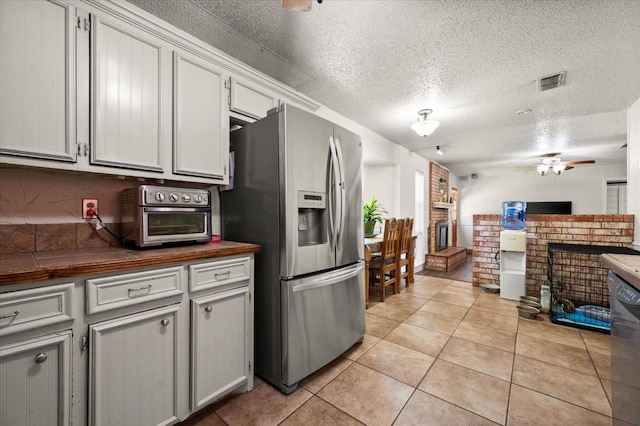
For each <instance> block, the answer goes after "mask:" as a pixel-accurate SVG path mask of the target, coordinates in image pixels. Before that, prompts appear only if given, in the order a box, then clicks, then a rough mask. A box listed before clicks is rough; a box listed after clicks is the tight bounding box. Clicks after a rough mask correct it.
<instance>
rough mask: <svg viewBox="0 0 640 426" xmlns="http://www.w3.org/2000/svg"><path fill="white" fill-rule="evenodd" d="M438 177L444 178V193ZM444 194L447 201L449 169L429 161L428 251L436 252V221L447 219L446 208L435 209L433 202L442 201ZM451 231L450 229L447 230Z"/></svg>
mask: <svg viewBox="0 0 640 426" xmlns="http://www.w3.org/2000/svg"><path fill="white" fill-rule="evenodd" d="M440 178H443V179H445V182H444V188H443V190H444V195H443V194H441V193H440ZM444 196H446V197H447V201H449V170H447V169H445V168H444V167H442V166H441V165H439V164H437V163H434V162H431V168H430V173H429V253H435V252H436V232H437V224H438V222H446V221H448V220H449V210H448V209H436V208H434V207H433V203H434V202H443V201H444ZM449 232H451V231H449Z"/></svg>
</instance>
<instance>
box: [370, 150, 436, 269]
mask: <svg viewBox="0 0 640 426" xmlns="http://www.w3.org/2000/svg"><path fill="white" fill-rule="evenodd" d="M396 147H397V148H398V164H394V165H377V164H366V163H365V165H364V168H363V169H364V171H363V176H362V181H363V191H362V194H363V198H364V201H368V200H370V199H371V197H373V196H375V197H376V198H377V199H378V200H379V201H380V203H382V205H383V206H384V207H385V208H386V209H387V212H388V213H389V217H398V218H403V217H415V214H416V213H415V172H416V170H417V171H420V172H422V173H423V174H424V179H425V182H424V194H423V197H424V200H425V209H424V211H423V220H424V223H425V226H426V224H428V223H429V161H428V160H427V159H425V158H423V157H421V156H419V155H417V154H414V153H412V152H410V151H409V150H407V149H406V148H403V147H400V146H399V145H396ZM365 150H366V146H365ZM426 252H427V235H426V228H425V234H421V235H418V237H417V239H416V251H415V258H416V260H415V266H416V267H418V266H419V265H422V264H423V263H424V255H425V254H426Z"/></svg>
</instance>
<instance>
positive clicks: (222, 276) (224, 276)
mask: <svg viewBox="0 0 640 426" xmlns="http://www.w3.org/2000/svg"><path fill="white" fill-rule="evenodd" d="M214 276H215V277H216V280H219V279H225V280H227V279H229V277H231V271H227V272H223V273H221V274H217V273H216V274H215V275H214Z"/></svg>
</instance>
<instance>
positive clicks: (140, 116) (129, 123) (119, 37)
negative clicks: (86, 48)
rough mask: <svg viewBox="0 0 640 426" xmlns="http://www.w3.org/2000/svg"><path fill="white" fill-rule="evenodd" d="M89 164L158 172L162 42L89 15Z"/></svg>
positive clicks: (163, 73) (164, 72) (163, 70)
mask: <svg viewBox="0 0 640 426" xmlns="http://www.w3.org/2000/svg"><path fill="white" fill-rule="evenodd" d="M91 54H92V58H93V59H92V61H93V62H92V70H91V71H92V72H91V78H92V88H93V91H92V94H93V114H92V115H93V124H94V127H93V129H94V130H93V135H92V136H93V138H92V149H91V163H92V164H100V165H106V166H114V167H124V168H133V169H140V170H149V171H158V172H161V171H162V158H161V157H162V148H161V145H162V130H161V127H162V122H163V120H162V102H163V96H165V91H164V90H163V86H164V81H165V79H167V78H169V76H168V75H167V74H168V72H167V71H169V72H170V65H169V70H167V69H166V67H165V65H164V60H163V59H164V58H163V56H164V55H166V52H165V47H163V46H162V44H161V42H160V40H159V39H157V38H155V37H154V36H152V35H151V34H149V33H147V32H144V31H142V30H140V29H139V28H135V27H133V26H130V25H128V24H126V23H125V22H122V21H109V20H108V19H106V18H102V17H100V16H96V15H93V16H92V29H91Z"/></svg>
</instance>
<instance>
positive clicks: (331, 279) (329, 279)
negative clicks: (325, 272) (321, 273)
mask: <svg viewBox="0 0 640 426" xmlns="http://www.w3.org/2000/svg"><path fill="white" fill-rule="evenodd" d="M363 270H364V265H363V264H362V263H357V264H355V265H353V266H350V267H348V268H345V270H344V271H341V272H340V273H337V274H331V275H329V276H325V277H323V278H311V279H310V280H309V281H307V280H302V281H301V282H300V283H299V284H294V285H293V286H292V287H291V291H292V292H293V293H297V292H300V291H305V290H311V289H312V288H320V287H328V286H330V285H333V284H336V283H339V282H343V281H346V280H348V279H349V278H353V277H355V276H357V275H359V274H362V272H363Z"/></svg>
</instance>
